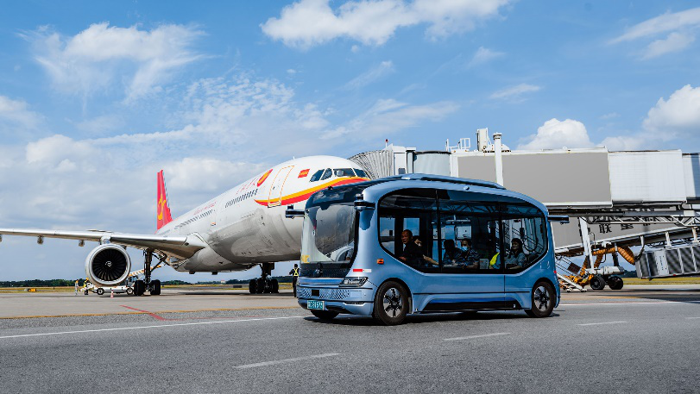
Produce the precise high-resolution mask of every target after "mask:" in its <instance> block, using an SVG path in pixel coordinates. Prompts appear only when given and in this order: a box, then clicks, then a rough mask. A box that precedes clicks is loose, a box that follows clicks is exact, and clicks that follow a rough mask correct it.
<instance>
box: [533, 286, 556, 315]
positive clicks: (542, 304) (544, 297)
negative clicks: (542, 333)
mask: <svg viewBox="0 0 700 394" xmlns="http://www.w3.org/2000/svg"><path fill="white" fill-rule="evenodd" d="M554 297H556V293H555V292H554V287H552V285H551V284H550V283H549V282H544V281H540V282H537V283H535V287H533V288H532V309H530V310H529V311H525V313H527V314H528V316H530V317H547V316H549V315H551V314H552V311H553V310H554V301H555V300H554Z"/></svg>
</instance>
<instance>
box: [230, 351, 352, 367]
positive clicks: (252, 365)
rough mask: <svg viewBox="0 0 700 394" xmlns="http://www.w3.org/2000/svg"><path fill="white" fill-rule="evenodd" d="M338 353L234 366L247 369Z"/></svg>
mask: <svg viewBox="0 0 700 394" xmlns="http://www.w3.org/2000/svg"><path fill="white" fill-rule="evenodd" d="M338 355H340V353H326V354H316V355H313V356H305V357H296V358H287V359H284V360H275V361H265V362H262V363H255V364H245V365H239V366H237V367H236V368H238V369H247V368H256V367H267V366H269V365H277V364H284V363H292V362H295V361H304V360H313V359H316V358H325V357H334V356H338Z"/></svg>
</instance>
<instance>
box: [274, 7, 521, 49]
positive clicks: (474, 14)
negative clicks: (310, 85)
mask: <svg viewBox="0 0 700 394" xmlns="http://www.w3.org/2000/svg"><path fill="white" fill-rule="evenodd" d="M508 3H509V0H416V1H413V2H406V1H403V0H378V1H347V2H345V3H344V4H342V5H341V6H340V7H338V8H337V10H333V9H332V8H331V6H330V5H329V0H301V1H299V2H296V3H294V4H292V5H289V6H286V7H284V8H283V9H282V12H281V15H280V17H279V18H274V17H273V18H270V19H268V20H267V22H265V23H264V24H262V25H261V28H262V30H263V32H264V33H265V34H266V35H268V36H269V37H271V38H272V39H275V40H280V41H282V42H283V43H284V44H285V45H287V46H291V47H299V48H309V47H312V46H315V45H320V44H324V43H326V42H329V41H331V40H334V39H337V38H349V39H352V40H356V41H359V42H360V43H362V44H365V45H382V44H384V43H385V42H386V41H387V40H388V39H389V38H391V36H393V34H394V33H395V31H396V30H397V29H398V28H400V27H406V26H413V25H417V24H428V28H427V30H426V34H427V35H428V37H430V38H432V39H435V38H439V37H445V36H448V35H451V34H454V33H460V32H464V31H469V30H473V29H474V28H475V27H476V24H477V23H478V22H479V21H481V20H484V19H488V18H492V17H495V16H497V15H498V10H499V9H500V8H501V7H503V6H504V5H506V4H508ZM353 51H354V49H353Z"/></svg>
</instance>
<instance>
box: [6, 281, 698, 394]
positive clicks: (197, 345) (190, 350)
mask: <svg viewBox="0 0 700 394" xmlns="http://www.w3.org/2000/svg"><path fill="white" fill-rule="evenodd" d="M0 315H1V316H2V317H4V318H2V319H0V381H2V389H0V391H2V392H7V393H15V392H32V393H44V392H46V393H48V392H51V393H61V392H75V390H77V389H78V388H95V387H100V388H101V390H98V391H120V390H125V391H129V392H136V393H141V392H144V393H145V392H173V393H181V392H183V393H230V392H242V393H243V392H245V393H248V392H256V393H268V392H269V393H273V392H274V393H279V392H324V393H344V394H345V393H347V392H361V393H363V392H367V393H377V392H382V393H384V392H387V393H426V392H430V393H462V392H486V393H502V392H513V393H541V392H554V393H559V392H561V393H570V392H587V393H610V392H635V393H659V392H674V393H696V392H697V391H698V390H697V387H698V380H697V379H698V378H697V365H700V352H698V349H700V286H697V285H688V286H664V285H661V286H659V285H650V286H629V287H625V288H624V289H623V290H621V291H611V290H604V291H597V292H593V291H589V292H587V293H563V294H562V301H561V303H560V306H559V307H558V308H557V309H556V310H555V312H554V314H553V316H551V317H549V318H545V319H532V318H528V317H527V316H526V315H525V313H523V312H522V311H507V312H479V313H477V314H476V315H464V314H456V313H452V314H435V315H420V316H412V317H409V319H408V320H407V322H406V324H404V325H401V326H396V327H384V326H380V325H377V324H375V323H374V321H372V320H371V319H367V318H359V317H353V316H339V317H337V318H336V319H334V320H332V321H331V322H322V321H320V320H318V319H316V318H315V317H312V316H311V315H310V314H309V313H308V311H305V310H303V309H301V308H299V307H298V306H297V304H296V300H295V299H294V298H293V297H292V296H291V294H290V293H288V292H283V293H281V294H277V295H275V294H267V295H250V294H247V293H245V292H243V291H231V290H225V291H224V290H220V289H212V290H199V289H198V290H196V291H195V290H186V289H185V290H175V289H172V290H170V289H169V290H166V291H165V292H164V293H163V295H161V296H156V297H150V296H145V297H133V296H127V295H115V296H114V298H110V296H109V295H107V294H105V295H103V296H97V295H95V294H90V295H89V296H84V295H78V296H74V295H73V294H72V293H35V294H31V293H21V294H0ZM40 316H43V317H40Z"/></svg>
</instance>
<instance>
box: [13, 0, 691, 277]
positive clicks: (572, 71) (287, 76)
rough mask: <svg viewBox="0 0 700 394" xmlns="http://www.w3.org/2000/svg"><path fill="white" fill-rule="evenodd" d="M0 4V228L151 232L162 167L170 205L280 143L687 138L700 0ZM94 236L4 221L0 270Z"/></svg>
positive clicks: (634, 142)
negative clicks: (482, 134)
mask: <svg viewBox="0 0 700 394" xmlns="http://www.w3.org/2000/svg"><path fill="white" fill-rule="evenodd" d="M3 8H4V11H3V12H2V13H0V57H1V58H2V59H3V61H2V62H0V227H41V228H58V229H85V228H99V229H109V230H114V231H126V232H141V233H150V232H152V231H153V230H154V224H155V220H154V216H155V206H154V199H155V197H154V196H155V186H156V183H155V173H156V172H157V171H158V170H159V169H161V168H164V169H165V172H166V178H167V182H168V189H169V194H170V196H169V197H170V200H171V208H172V210H173V213H174V214H175V215H178V214H180V213H183V212H185V211H186V210H187V209H189V208H191V207H192V206H194V205H196V204H198V203H201V202H203V201H204V200H206V199H207V198H210V197H213V196H215V195H216V194H218V193H220V192H223V191H225V190H227V189H229V188H230V187H232V186H234V185H235V184H237V183H238V182H240V181H242V180H245V179H246V178H247V177H249V176H251V175H253V174H254V173H256V172H258V171H261V170H264V169H265V168H266V167H269V166H270V165H273V164H276V163H278V162H281V161H284V160H287V159H289V158H291V157H293V156H296V157H299V156H304V155H310V154H331V155H336V156H343V157H348V156H351V155H353V154H355V153H358V152H361V151H365V150H372V149H379V148H382V147H383V146H384V140H385V139H389V140H390V141H391V142H393V143H396V144H399V145H409V146H416V147H418V149H420V150H432V149H442V148H443V147H444V145H445V140H446V139H448V138H449V139H450V140H451V141H452V142H455V141H456V140H457V139H458V138H460V137H472V138H473V137H474V131H475V129H476V128H480V127H488V128H489V129H490V130H491V131H492V132H501V133H503V136H504V142H505V143H506V144H508V145H509V146H510V147H512V148H521V149H545V148H558V147H562V146H567V147H570V148H573V147H592V146H599V145H605V146H607V147H608V148H609V149H611V150H634V149H683V150H684V151H688V152H690V151H693V152H696V151H698V150H699V148H700V138H699V135H700V133H698V130H700V87H698V85H700V84H699V82H698V78H699V73H700V71H699V70H700V51H698V46H699V45H700V44H699V43H698V42H697V35H698V31H699V29H700V7H698V4H697V2H692V1H664V2H657V1H626V2H621V1H619V2H609V1H591V2H586V1H566V2H562V1H509V0H493V1H486V0H462V1H457V0H453V1H447V0H444V1H443V0H415V1H400V0H382V1H330V2H329V1H327V0H302V1H295V2H291V1H289V2H286V1H285V2H283V1H268V2H221V3H214V2H211V3H206V2H205V3H197V4H194V3H191V2H168V5H167V6H164V5H163V3H162V2H141V1H139V2H136V1H134V2H108V1H90V2H83V1H73V2H60V3H57V2H49V1H46V2H43V1H31V2H29V1H27V2H17V3H14V4H9V5H5V6H4V7H3ZM87 252H88V250H87V249H81V248H77V247H75V245H73V244H72V243H71V242H66V241H58V240H47V241H46V243H45V244H44V245H43V246H41V247H39V246H38V245H36V243H35V241H34V240H27V239H24V240H23V239H18V238H8V237H6V238H5V240H4V242H3V243H2V244H1V245H0V266H2V272H3V274H2V276H0V278H2V279H6V280H19V279H27V278H30V277H31V278H34V277H38V278H54V277H66V278H72V277H78V276H82V275H83V259H84V257H85V255H86V254H87ZM284 270H287V269H286V266H283V268H281V269H280V270H279V271H278V272H281V271H284ZM252 275H253V273H252V272H251V273H244V274H226V275H220V276H218V277H216V278H218V279H227V278H230V277H241V276H243V277H250V276H252ZM159 276H160V277H162V278H164V279H171V278H180V279H183V280H208V279H210V278H211V276H199V275H197V276H195V277H192V276H188V275H183V274H177V273H174V272H173V271H169V272H162V273H160V274H159Z"/></svg>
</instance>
